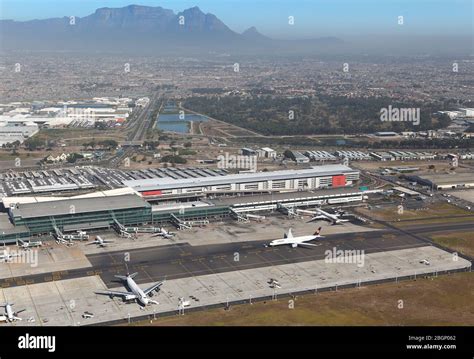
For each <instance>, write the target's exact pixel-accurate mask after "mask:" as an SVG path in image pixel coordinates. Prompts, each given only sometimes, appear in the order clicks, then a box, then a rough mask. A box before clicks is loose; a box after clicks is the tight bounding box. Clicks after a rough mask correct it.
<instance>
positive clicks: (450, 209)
mask: <svg viewBox="0 0 474 359" xmlns="http://www.w3.org/2000/svg"><path fill="white" fill-rule="evenodd" d="M426 208H427V209H423V210H408V209H404V210H403V212H402V213H399V212H398V207H397V206H390V207H384V208H374V209H372V210H368V209H365V208H359V209H358V211H359V212H360V213H362V214H364V215H366V216H369V217H373V218H376V219H379V220H384V221H398V220H400V222H399V223H400V224H399V225H404V224H406V225H414V224H418V223H420V224H422V223H430V222H431V221H432V222H433V223H439V221H440V219H442V221H443V222H456V221H460V220H461V221H465V220H466V219H465V218H463V217H460V218H456V216H465V215H472V212H470V211H467V210H464V209H462V208H459V207H456V206H453V205H451V204H449V203H435V204H430V205H428V206H427V207H426ZM433 217H437V218H436V219H433ZM403 221H406V222H405V223H403Z"/></svg>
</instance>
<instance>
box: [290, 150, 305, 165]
mask: <svg viewBox="0 0 474 359" xmlns="http://www.w3.org/2000/svg"><path fill="white" fill-rule="evenodd" d="M287 157H288V158H291V159H292V160H293V161H295V162H296V163H308V162H309V158H308V157H306V156H305V155H303V154H302V153H301V152H299V151H287Z"/></svg>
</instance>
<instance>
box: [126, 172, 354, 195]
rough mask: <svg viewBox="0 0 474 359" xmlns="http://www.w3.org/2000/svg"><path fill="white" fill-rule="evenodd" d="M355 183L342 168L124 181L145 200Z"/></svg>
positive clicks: (285, 190)
mask: <svg viewBox="0 0 474 359" xmlns="http://www.w3.org/2000/svg"><path fill="white" fill-rule="evenodd" d="M358 180H359V171H356V170H353V169H351V168H350V167H347V166H344V165H325V166H315V167H312V168H309V169H300V170H284V171H272V172H259V173H240V174H229V175H226V176H218V177H200V178H183V179H172V178H152V179H143V180H134V181H125V182H124V185H125V186H128V187H130V188H132V189H134V190H136V191H137V192H139V193H141V195H142V196H143V197H145V198H147V197H148V198H149V197H161V198H163V197H167V196H176V195H188V196H190V195H200V194H207V195H218V194H237V193H261V192H292V191H300V190H311V189H324V188H336V187H346V186H351V185H354V184H355V183H356V182H357V181H358Z"/></svg>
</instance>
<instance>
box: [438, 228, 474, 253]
mask: <svg viewBox="0 0 474 359" xmlns="http://www.w3.org/2000/svg"><path fill="white" fill-rule="evenodd" d="M430 238H431V239H432V240H433V241H434V242H436V243H438V244H440V245H442V246H445V247H448V248H451V249H453V250H455V251H457V252H458V253H462V254H466V255H468V256H474V232H456V233H453V234H439V235H432V236H430Z"/></svg>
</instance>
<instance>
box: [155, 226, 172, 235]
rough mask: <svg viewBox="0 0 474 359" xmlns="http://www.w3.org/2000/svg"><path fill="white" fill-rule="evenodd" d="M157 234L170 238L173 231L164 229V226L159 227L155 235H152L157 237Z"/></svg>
mask: <svg viewBox="0 0 474 359" xmlns="http://www.w3.org/2000/svg"><path fill="white" fill-rule="evenodd" d="M157 236H160V237H163V238H172V237H173V236H174V233H173V232H168V231H167V230H166V229H165V227H161V228H160V231H159V232H158V233H156V234H155V235H153V237H157Z"/></svg>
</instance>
